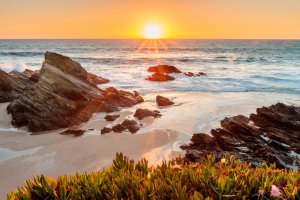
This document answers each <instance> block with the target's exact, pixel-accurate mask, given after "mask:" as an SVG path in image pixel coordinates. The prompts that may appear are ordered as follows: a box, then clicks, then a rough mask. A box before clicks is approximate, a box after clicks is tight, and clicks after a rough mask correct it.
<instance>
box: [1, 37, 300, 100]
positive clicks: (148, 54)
mask: <svg viewBox="0 0 300 200" xmlns="http://www.w3.org/2000/svg"><path fill="white" fill-rule="evenodd" d="M46 51H51V52H57V53H60V54H63V55H66V56H69V57H71V58H72V59H74V60H76V61H78V62H79V63H81V65H82V66H83V67H84V68H85V69H86V70H87V71H89V72H92V73H95V74H97V75H99V76H101V77H104V78H108V79H110V80H111V82H110V83H109V84H105V85H99V87H100V88H106V87H110V86H114V87H118V88H121V89H126V90H131V91H133V90H136V91H138V92H141V93H150V92H163V91H207V92H253V91H259V92H277V93H291V94H300V40H0V68H1V69H2V70H5V71H7V72H9V71H11V70H18V71H22V70H24V69H25V68H29V69H40V68H41V65H42V62H43V60H44V53H45V52H46ZM157 64H167V65H174V66H176V67H177V68H179V69H180V70H181V71H183V72H194V73H197V72H200V71H201V72H204V73H206V74H207V76H201V77H187V76H184V75H183V74H172V76H174V77H175V78H176V79H175V80H174V81H168V82H164V83H158V82H150V81H147V80H145V78H146V77H147V76H149V75H151V73H149V72H147V68H148V67H149V66H154V65H157Z"/></svg>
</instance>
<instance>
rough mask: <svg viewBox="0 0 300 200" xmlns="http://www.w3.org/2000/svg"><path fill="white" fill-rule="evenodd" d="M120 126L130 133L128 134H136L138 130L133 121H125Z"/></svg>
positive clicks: (136, 124)
mask: <svg viewBox="0 0 300 200" xmlns="http://www.w3.org/2000/svg"><path fill="white" fill-rule="evenodd" d="M122 125H124V126H125V127H126V128H127V129H128V130H129V131H130V133H136V132H137V131H138V130H140V127H139V126H138V123H137V122H136V121H134V120H129V119H125V120H124V121H123V122H122Z"/></svg>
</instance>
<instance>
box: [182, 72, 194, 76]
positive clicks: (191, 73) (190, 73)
mask: <svg viewBox="0 0 300 200" xmlns="http://www.w3.org/2000/svg"><path fill="white" fill-rule="evenodd" d="M183 74H184V75H186V76H195V74H194V73H193V72H184V73H183Z"/></svg>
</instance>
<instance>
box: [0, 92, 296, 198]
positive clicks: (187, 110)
mask: <svg viewBox="0 0 300 200" xmlns="http://www.w3.org/2000/svg"><path fill="white" fill-rule="evenodd" d="M156 95H157V94H147V95H145V96H144V98H145V102H144V103H142V104H139V105H136V106H134V107H131V108H126V109H123V110H122V111H121V112H116V113H118V114H120V115H121V117H120V118H119V119H117V120H116V121H115V122H113V123H111V122H106V121H105V120H104V119H103V118H104V116H105V115H106V114H105V113H99V114H95V115H94V116H93V118H92V119H91V120H90V121H89V122H88V123H85V124H82V125H81V126H79V128H84V129H86V130H87V129H94V130H88V131H87V132H86V133H85V134H84V135H83V136H81V137H73V136H71V135H67V136H66V135H60V134H59V133H60V132H63V131H64V130H65V129H61V130H55V131H50V132H43V133H38V134H35V135H31V134H30V133H28V132H27V131H26V130H25V129H15V128H12V127H11V126H10V116H9V115H7V114H6V111H5V109H6V106H7V105H8V104H0V113H2V114H1V115H2V117H1V119H0V170H1V172H0V198H1V199H3V198H5V196H6V194H7V192H9V191H11V190H13V189H16V187H17V186H18V185H19V186H22V185H23V182H24V181H25V180H26V179H29V178H33V176H34V175H37V174H41V173H42V174H44V175H46V176H52V177H57V176H59V175H63V174H74V173H75V172H91V171H95V170H100V169H101V168H103V167H106V166H109V165H110V164H111V162H112V159H113V158H114V156H115V153H116V152H123V153H124V154H125V155H127V156H129V157H130V158H133V159H135V160H139V159H141V158H142V157H145V158H147V159H148V160H149V163H150V165H156V164H159V163H160V162H161V161H162V160H168V159H171V158H173V157H176V156H178V155H182V156H183V155H184V152H183V151H182V150H181V149H180V148H179V147H180V145H182V144H185V143H187V142H188V141H189V139H190V137H191V136H192V134H193V133H197V132H206V133H208V132H209V130H210V129H212V128H216V127H218V126H219V122H220V120H221V119H223V118H224V117H230V116H233V115H237V114H244V115H249V114H250V113H253V112H255V109H256V108H257V107H261V106H269V105H271V104H274V103H277V102H283V103H286V104H293V105H297V106H299V105H300V98H299V95H296V94H295V95H292V94H289V95H287V94H277V93H253V92H251V93H204V92H195V93H193V92H173V93H162V94H160V95H163V96H166V97H169V98H171V99H172V100H173V101H174V102H175V105H172V106H168V107H158V106H157V105H156V102H155V96H156ZM137 108H148V109H158V110H160V112H161V113H162V114H163V116H162V117H161V118H157V119H154V118H151V117H149V118H145V119H144V120H142V121H140V123H141V124H143V125H142V127H141V130H140V131H139V132H137V133H136V134H130V133H129V132H123V133H108V134H106V135H100V129H101V128H103V127H104V126H112V125H114V124H116V123H120V122H122V121H123V120H124V119H125V118H129V119H130V118H133V113H134V111H135V110H136V109H137Z"/></svg>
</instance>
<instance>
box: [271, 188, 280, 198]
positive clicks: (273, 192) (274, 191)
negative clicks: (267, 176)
mask: <svg viewBox="0 0 300 200" xmlns="http://www.w3.org/2000/svg"><path fill="white" fill-rule="evenodd" d="M279 195H280V191H279V189H278V187H276V185H272V189H271V196H273V197H278V196H279Z"/></svg>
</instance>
